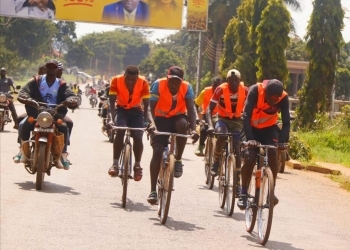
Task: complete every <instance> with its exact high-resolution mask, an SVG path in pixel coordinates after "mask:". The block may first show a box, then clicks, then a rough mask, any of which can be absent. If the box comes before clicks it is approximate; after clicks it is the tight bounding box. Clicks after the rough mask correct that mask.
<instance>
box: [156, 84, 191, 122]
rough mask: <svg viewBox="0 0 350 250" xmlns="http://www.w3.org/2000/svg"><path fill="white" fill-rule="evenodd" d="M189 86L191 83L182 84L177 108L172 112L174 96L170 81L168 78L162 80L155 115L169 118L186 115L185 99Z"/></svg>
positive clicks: (178, 94)
mask: <svg viewBox="0 0 350 250" xmlns="http://www.w3.org/2000/svg"><path fill="white" fill-rule="evenodd" d="M188 85H189V83H188V82H186V81H182V82H181V85H180V88H179V90H178V92H177V103H176V107H175V108H174V109H173V110H170V109H171V105H172V102H173V96H172V94H171V93H170V90H169V88H168V80H167V79H166V78H162V79H160V80H159V85H158V93H159V99H158V102H157V105H156V107H155V115H156V116H160V117H167V118H168V117H172V116H176V115H180V114H185V113H186V111H187V109H186V102H185V97H186V93H187V89H188Z"/></svg>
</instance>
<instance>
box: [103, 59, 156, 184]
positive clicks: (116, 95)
mask: <svg viewBox="0 0 350 250" xmlns="http://www.w3.org/2000/svg"><path fill="white" fill-rule="evenodd" d="M149 97H150V92H149V85H148V82H147V81H146V80H145V78H144V77H143V76H140V75H139V69H138V68H137V67H136V66H133V65H129V66H127V67H126V69H125V73H124V75H119V76H116V77H113V78H112V80H111V84H110V90H109V105H110V109H109V112H110V114H109V115H110V116H111V117H112V119H111V121H114V124H116V126H119V127H132V128H143V127H146V126H147V125H148V113H147V110H148V106H149ZM141 102H143V105H144V107H145V109H144V111H142V109H141ZM115 103H116V104H117V107H116V108H115ZM113 118H115V119H113ZM124 134H125V130H117V134H116V137H115V139H114V142H113V164H112V166H111V167H110V168H109V170H108V174H110V175H111V176H112V177H115V176H117V175H118V174H119V173H118V172H119V168H118V162H119V157H120V154H121V152H122V149H123V144H124V143H123V139H124ZM142 135H143V131H136V130H135V131H132V137H133V141H134V144H133V150H134V156H135V164H134V180H135V181H140V180H141V179H142V168H141V166H140V162H141V157H142V152H143V143H142Z"/></svg>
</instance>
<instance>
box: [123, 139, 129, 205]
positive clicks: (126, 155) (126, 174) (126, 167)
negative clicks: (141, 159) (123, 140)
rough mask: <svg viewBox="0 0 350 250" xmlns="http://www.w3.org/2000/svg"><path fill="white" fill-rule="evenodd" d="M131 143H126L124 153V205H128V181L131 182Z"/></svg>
mask: <svg viewBox="0 0 350 250" xmlns="http://www.w3.org/2000/svg"><path fill="white" fill-rule="evenodd" d="M130 153H131V152H130V145H129V144H126V145H125V149H124V155H123V167H122V169H123V173H122V176H121V177H122V185H123V195H122V206H123V208H124V207H125V206H126V197H127V193H128V183H129V169H130V166H129V165H130V156H131V155H130Z"/></svg>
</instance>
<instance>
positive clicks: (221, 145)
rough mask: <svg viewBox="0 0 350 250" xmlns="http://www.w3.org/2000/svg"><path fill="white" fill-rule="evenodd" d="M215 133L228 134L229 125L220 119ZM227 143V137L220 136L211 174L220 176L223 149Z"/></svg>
mask: <svg viewBox="0 0 350 250" xmlns="http://www.w3.org/2000/svg"><path fill="white" fill-rule="evenodd" d="M215 132H217V133H227V132H228V128H227V124H226V122H225V120H224V119H222V118H219V119H218V121H217V122H216V124H215ZM225 142H226V137H225V136H218V137H217V140H216V144H215V152H214V156H213V164H212V166H211V172H212V174H214V175H217V174H218V170H219V159H220V155H221V152H222V149H223V148H224V146H225Z"/></svg>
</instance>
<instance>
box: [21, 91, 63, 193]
mask: <svg viewBox="0 0 350 250" xmlns="http://www.w3.org/2000/svg"><path fill="white" fill-rule="evenodd" d="M18 101H20V102H21V103H25V104H28V105H30V106H32V107H34V108H36V109H37V110H38V113H39V114H38V117H37V118H36V119H34V118H33V117H28V122H30V123H34V124H35V126H34V131H32V136H31V137H30V139H29V140H28V141H24V142H23V144H25V143H28V144H29V147H27V148H29V152H23V153H24V156H30V157H29V158H28V159H27V160H28V162H27V163H26V164H25V166H24V167H25V169H26V170H27V172H28V173H30V174H33V175H34V174H36V183H35V186H36V190H41V189H42V187H43V182H44V178H45V173H46V174H47V175H50V174H51V168H52V167H53V166H55V164H54V158H56V159H57V158H59V157H60V155H61V153H62V150H63V147H64V135H63V134H62V133H59V132H58V131H57V128H56V126H57V125H61V124H62V123H63V121H62V119H60V118H58V119H56V120H55V116H56V114H57V110H58V109H59V108H61V107H68V105H69V103H68V102H63V103H61V104H59V105H54V104H48V103H42V102H36V101H34V100H32V99H30V100H28V99H23V98H20V97H19V98H18ZM22 148H23V150H25V148H26V147H23V145H22Z"/></svg>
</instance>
